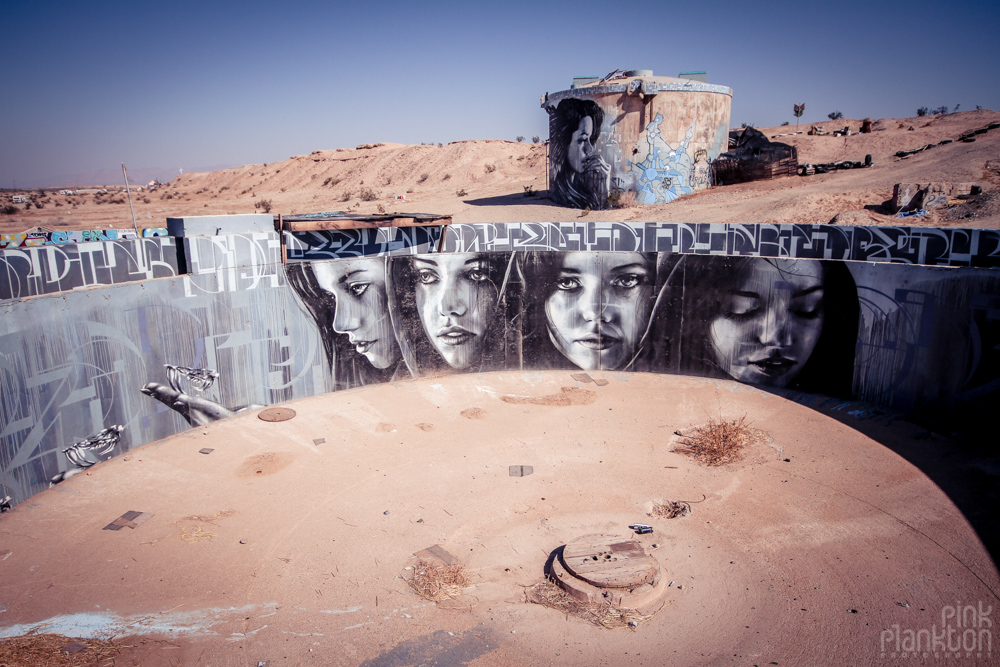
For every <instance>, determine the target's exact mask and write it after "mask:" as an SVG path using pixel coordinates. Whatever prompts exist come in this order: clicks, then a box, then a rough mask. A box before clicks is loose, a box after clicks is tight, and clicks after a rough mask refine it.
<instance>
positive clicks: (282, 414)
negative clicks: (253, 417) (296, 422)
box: [257, 408, 295, 422]
mask: <svg viewBox="0 0 1000 667" xmlns="http://www.w3.org/2000/svg"><path fill="white" fill-rule="evenodd" d="M294 416H295V410H292V409H291V408H265V409H263V410H261V411H260V413H259V414H258V415H257V418H258V419H261V420H263V421H266V422H286V421H288V420H289V419H291V418H292V417H294Z"/></svg>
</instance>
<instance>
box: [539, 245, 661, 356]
mask: <svg viewBox="0 0 1000 667" xmlns="http://www.w3.org/2000/svg"><path fill="white" fill-rule="evenodd" d="M560 260H561V266H560V267H559V269H558V271H557V273H556V277H555V284H554V285H550V286H548V288H547V289H548V291H549V295H548V297H547V298H546V300H545V319H546V322H547V325H548V330H549V338H550V339H551V340H552V343H553V344H554V345H555V346H556V349H558V350H559V351H560V352H561V353H562V354H563V356H565V357H566V358H567V359H569V360H570V361H572V362H573V363H574V364H576V365H577V366H579V367H580V368H583V369H586V370H596V369H606V370H614V369H616V368H621V367H622V366H623V365H625V364H626V363H628V361H629V360H630V359H631V357H632V355H633V354H634V352H635V348H636V345H638V343H639V340H640V338H641V337H642V334H643V332H644V331H645V329H646V324H647V323H648V321H649V314H650V310H651V308H652V304H651V302H650V296H651V295H652V291H653V288H652V280H651V278H652V276H653V275H654V273H653V268H652V267H651V266H650V265H649V262H648V261H647V260H646V258H645V257H644V256H643V255H641V254H639V253H635V252H609V253H590V252H567V253H561V254H560Z"/></svg>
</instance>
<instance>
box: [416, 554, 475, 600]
mask: <svg viewBox="0 0 1000 667" xmlns="http://www.w3.org/2000/svg"><path fill="white" fill-rule="evenodd" d="M403 580H404V581H406V583H407V584H408V585H409V586H410V588H412V589H413V590H414V591H415V592H416V593H417V595H419V596H420V597H422V598H426V599H427V600H433V601H434V602H441V601H442V600H449V599H451V598H454V597H455V596H457V595H458V594H459V593H461V592H462V589H463V588H466V587H467V586H468V585H469V579H468V577H467V576H466V575H465V567H464V566H463V565H435V564H434V563H431V562H428V561H425V560H421V561H420V562H418V563H417V564H416V565H415V566H413V569H412V570H404V571H403Z"/></svg>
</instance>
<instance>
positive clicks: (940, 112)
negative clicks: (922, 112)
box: [932, 105, 948, 116]
mask: <svg viewBox="0 0 1000 667" xmlns="http://www.w3.org/2000/svg"><path fill="white" fill-rule="evenodd" d="M932 113H933V114H934V115H935V116H942V115H944V114H946V113H948V106H947V105H944V106H940V107H938V108H937V109H934V111H933V112H932Z"/></svg>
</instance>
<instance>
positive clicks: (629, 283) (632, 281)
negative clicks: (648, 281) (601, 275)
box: [611, 273, 642, 289]
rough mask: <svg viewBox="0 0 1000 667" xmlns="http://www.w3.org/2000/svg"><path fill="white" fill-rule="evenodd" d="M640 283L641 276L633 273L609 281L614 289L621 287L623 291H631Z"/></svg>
mask: <svg viewBox="0 0 1000 667" xmlns="http://www.w3.org/2000/svg"><path fill="white" fill-rule="evenodd" d="M641 283H642V276H639V275H637V274H635V273H627V274H625V275H623V276H618V277H617V278H615V279H614V280H612V281H611V284H612V285H614V286H615V287H621V288H624V289H633V288H635V287H638V286H639V285H640V284H641Z"/></svg>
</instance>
